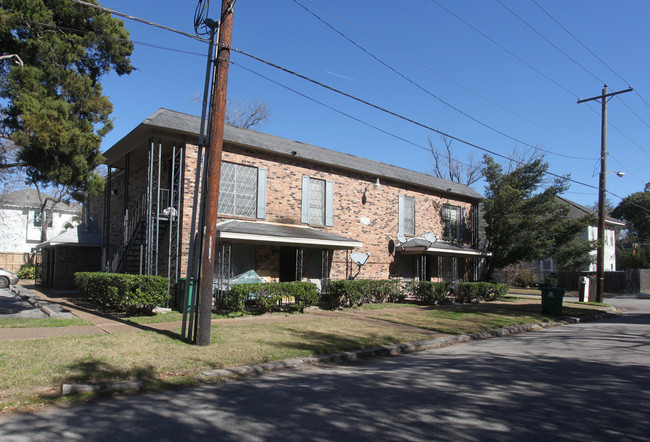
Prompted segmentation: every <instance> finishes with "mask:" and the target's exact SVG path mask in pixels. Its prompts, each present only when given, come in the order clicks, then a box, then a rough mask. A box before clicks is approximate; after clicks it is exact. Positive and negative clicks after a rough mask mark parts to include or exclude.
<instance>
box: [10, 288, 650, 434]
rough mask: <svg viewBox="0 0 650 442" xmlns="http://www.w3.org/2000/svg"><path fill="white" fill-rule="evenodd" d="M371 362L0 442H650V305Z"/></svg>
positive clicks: (203, 389) (153, 404) (199, 390)
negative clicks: (594, 319)
mask: <svg viewBox="0 0 650 442" xmlns="http://www.w3.org/2000/svg"><path fill="white" fill-rule="evenodd" d="M608 302H610V303H612V304H614V305H616V306H618V307H622V308H625V309H627V310H628V312H627V313H625V314H623V315H621V316H620V317H614V318H607V319H604V320H599V321H596V322H588V323H581V324H575V325H569V326H563V327H553V328H548V329H544V330H542V331H537V332H531V333H524V334H520V335H511V336H507V337H501V338H495V339H490V340H486V341H477V342H471V343H467V344H460V345H455V346H452V347H447V348H443V349H437V350H433V351H426V352H421V353H416V354H411V355H408V356H401V357H394V358H386V359H377V360H374V361H371V362H368V363H364V364H355V365H332V366H322V367H317V368H311V369H306V370H300V371H286V372H280V373H274V374H267V375H262V376H256V377H251V378H247V379H244V380H240V381H233V382H227V383H221V384H215V385H205V386H198V387H192V388H187V389H184V390H180V391H168V392H164V393H146V394H141V395H135V396H125V397H121V398H115V399H108V400H100V401H95V402H91V403H88V404H82V405H74V406H70V407H65V408H51V409H47V410H44V411H41V412H37V413H32V414H19V415H10V416H5V417H0V440H3V441H28V440H29V441H34V440H37V441H38V440H54V439H56V440H60V439H66V440H88V441H95V440H97V441H108V440H110V441H115V440H156V441H167V440H199V439H201V440H454V441H484V440H499V441H504V440H506V441H507V440H526V441H529V440H533V441H535V440H540V441H541V440H544V441H546V440H596V441H603V440H617V441H619V440H632V441H645V440H650V423H649V422H648V412H649V411H650V300H647V299H644V300H640V299H615V300H610V299H608Z"/></svg>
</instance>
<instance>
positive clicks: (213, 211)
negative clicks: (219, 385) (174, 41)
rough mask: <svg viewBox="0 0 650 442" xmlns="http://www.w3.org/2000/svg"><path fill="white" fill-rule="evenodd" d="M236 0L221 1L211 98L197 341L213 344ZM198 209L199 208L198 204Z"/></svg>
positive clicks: (202, 225)
mask: <svg viewBox="0 0 650 442" xmlns="http://www.w3.org/2000/svg"><path fill="white" fill-rule="evenodd" d="M235 1H236V0H223V1H222V4H221V27H220V29H219V43H218V46H219V47H218V50H217V59H216V63H217V74H216V80H215V81H216V87H215V88H213V96H212V99H211V100H210V101H211V103H210V135H209V138H208V149H207V154H206V171H205V174H204V180H206V185H205V186H204V188H203V189H204V191H205V195H204V197H203V202H204V205H205V206H204V208H203V220H202V223H201V227H202V228H203V247H202V257H201V276H200V280H199V290H198V310H199V311H198V318H197V328H198V330H197V337H196V344H197V345H201V346H205V345H209V344H210V328H211V323H210V321H211V319H212V294H213V279H214V267H215V257H216V250H217V247H216V246H217V241H216V233H217V214H218V213H217V212H218V206H219V181H220V179H221V153H222V151H223V130H224V124H225V115H226V92H227V88H228V69H229V67H230V66H229V65H230V42H231V39H232V25H233V7H234V4H235ZM195 210H196V208H195Z"/></svg>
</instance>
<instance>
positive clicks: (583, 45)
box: [531, 0, 650, 107]
mask: <svg viewBox="0 0 650 442" xmlns="http://www.w3.org/2000/svg"><path fill="white" fill-rule="evenodd" d="M531 1H532V2H533V3H535V5H536V6H537V7H538V8H539V9H541V10H542V11H543V12H544V13H545V14H546V15H548V16H549V17H550V18H551V20H553V21H554V22H555V23H556V24H557V25H558V26H559V27H561V28H562V29H563V30H564V31H565V32H566V33H567V34H569V35H570V36H571V37H572V38H573V39H574V40H575V41H577V42H578V44H580V46H582V47H583V48H585V49H586V50H587V52H589V53H590V54H591V55H593V56H594V57H595V58H596V60H598V61H600V62H601V63H602V64H603V65H605V67H606V68H607V69H609V70H610V71H611V72H613V73H614V75H616V76H617V77H618V78H620V79H621V81H623V83H625V84H626V85H628V86H629V85H630V82H629V81H627V80H626V79H625V78H623V77H622V76H621V75H620V74H619V73H618V72H616V71H615V70H614V68H612V67H611V66H610V65H608V64H607V63H606V62H605V60H603V59H602V58H600V57H599V56H598V55H597V54H596V53H595V52H594V51H592V50H591V49H590V48H589V47H588V46H587V45H586V44H584V43H583V42H582V41H581V40H580V39H579V38H578V37H576V36H575V35H574V34H573V33H572V32H571V31H569V30H568V29H567V28H566V26H564V25H563V24H562V23H560V22H559V21H558V20H557V19H556V18H555V17H553V15H551V13H550V12H548V11H547V10H546V9H544V8H543V7H542V6H541V5H540V4H539V3H538V2H537V1H536V0H531ZM601 83H602V82H601ZM634 92H635V93H636V94H637V95H638V96H639V98H641V101H643V102H644V103H645V105H646V106H648V107H650V104H649V103H648V102H647V101H646V100H645V98H643V96H642V95H641V94H640V93H639V92H638V90H637V89H636V88H635V89H634Z"/></svg>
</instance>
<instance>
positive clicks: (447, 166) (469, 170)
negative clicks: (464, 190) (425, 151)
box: [427, 135, 483, 186]
mask: <svg viewBox="0 0 650 442" xmlns="http://www.w3.org/2000/svg"><path fill="white" fill-rule="evenodd" d="M440 140H441V141H442V144H443V145H444V150H443V151H441V149H439V148H438V147H436V146H435V143H434V141H433V138H432V137H431V135H429V136H428V137H427V141H428V142H429V148H430V149H431V159H430V162H431V164H432V165H433V170H432V171H431V173H432V175H434V176H436V177H438V178H443V179H446V180H450V181H454V182H456V183H461V184H465V185H468V186H471V185H472V184H474V183H476V182H477V181H478V180H480V179H481V177H482V176H483V172H482V165H481V163H476V162H475V161H474V155H473V154H471V153H470V154H469V155H468V156H467V160H466V161H465V162H463V161H460V160H459V159H457V158H455V157H454V152H453V148H452V143H453V141H454V140H453V139H451V138H449V137H447V136H445V135H440Z"/></svg>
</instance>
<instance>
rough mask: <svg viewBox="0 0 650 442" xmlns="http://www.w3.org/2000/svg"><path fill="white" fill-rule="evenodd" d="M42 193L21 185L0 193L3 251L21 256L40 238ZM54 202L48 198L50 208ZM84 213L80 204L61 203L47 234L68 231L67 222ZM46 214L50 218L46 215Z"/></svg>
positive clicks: (50, 235) (0, 225) (53, 215)
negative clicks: (12, 190)
mask: <svg viewBox="0 0 650 442" xmlns="http://www.w3.org/2000/svg"><path fill="white" fill-rule="evenodd" d="M46 197H47V195H45V194H41V197H40V198H39V195H38V192H37V191H36V189H31V188H29V189H22V190H18V191H15V192H8V193H5V194H3V195H0V252H1V253H3V254H13V255H14V256H20V255H24V254H28V253H31V252H32V249H33V248H34V247H35V246H36V245H38V244H39V243H40V242H41V226H42V223H43V222H44V220H42V219H41V205H42V202H41V198H43V199H45V198H46ZM51 207H52V204H51V203H50V202H48V205H47V209H46V210H50V208H51ZM80 214H81V205H79V204H66V203H58V204H56V205H55V206H54V209H53V214H52V217H51V218H50V222H49V224H48V226H47V236H48V238H52V237H54V236H56V235H58V234H59V233H61V232H63V231H65V228H66V224H69V223H72V222H73V218H74V217H75V216H76V217H78V216H79V215H80ZM43 218H47V216H44V217H43Z"/></svg>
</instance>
